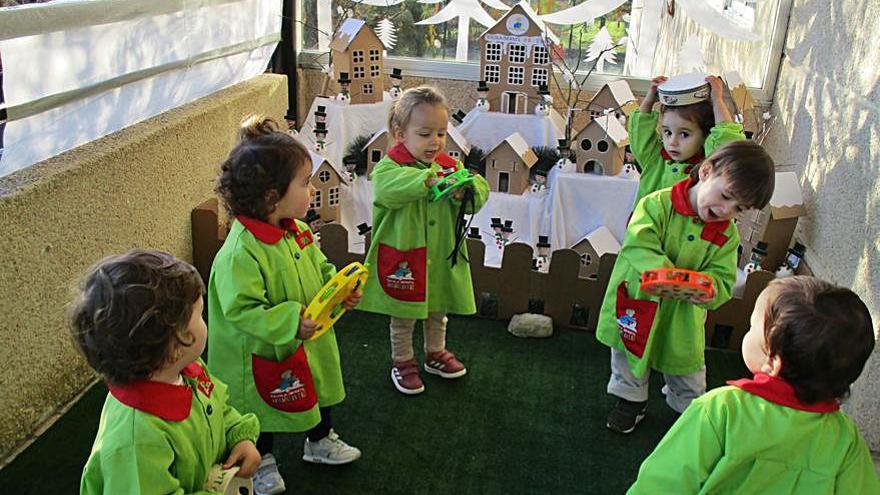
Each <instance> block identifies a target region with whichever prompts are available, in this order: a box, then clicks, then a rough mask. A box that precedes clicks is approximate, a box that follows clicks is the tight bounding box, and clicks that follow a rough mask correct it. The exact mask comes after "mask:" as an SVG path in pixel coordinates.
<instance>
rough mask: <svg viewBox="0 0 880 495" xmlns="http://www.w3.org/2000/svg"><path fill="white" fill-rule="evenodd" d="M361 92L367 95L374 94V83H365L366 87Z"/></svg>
mask: <svg viewBox="0 0 880 495" xmlns="http://www.w3.org/2000/svg"><path fill="white" fill-rule="evenodd" d="M361 92H362V93H363V94H365V95H371V94H373V83H364V89H363V90H362V91H361Z"/></svg>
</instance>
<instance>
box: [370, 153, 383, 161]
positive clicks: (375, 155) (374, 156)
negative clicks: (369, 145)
mask: <svg viewBox="0 0 880 495" xmlns="http://www.w3.org/2000/svg"><path fill="white" fill-rule="evenodd" d="M381 159H382V150H372V151H371V152H370V161H372V162H373V163H376V162H378V161H379V160H381Z"/></svg>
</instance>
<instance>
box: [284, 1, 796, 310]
mask: <svg viewBox="0 0 880 495" xmlns="http://www.w3.org/2000/svg"><path fill="white" fill-rule="evenodd" d="M557 45H558V40H557V39H556V36H555V35H554V34H553V33H552V31H551V30H550V29H549V28H548V27H547V26H546V25H544V23H543V22H542V21H541V20H540V19H539V18H538V16H537V15H536V14H535V12H534V11H533V10H532V9H531V8H529V6H528V4H526V3H520V4H518V5H515V6H514V7H513V8H511V9H510V11H508V12H507V13H506V15H504V16H503V17H502V18H500V19H499V20H498V21H497V22H496V23H495V25H494V26H492V27H490V28H489V29H487V30H486V31H485V32H484V33H483V34H482V35H481V36H480V49H481V50H480V53H481V56H480V74H481V78H482V79H481V80H480V81H479V82H478V83H477V84H475V85H474V89H475V92H476V103H475V105H474V107H473V108H471V109H470V110H468V111H463V110H457V109H450V122H449V127H448V134H447V143H446V153H447V154H448V155H450V156H451V157H453V158H455V159H456V160H459V161H461V162H462V163H463V164H464V165H465V166H466V167H467V168H468V169H469V170H470V171H471V172H473V173H479V174H482V175H483V176H484V177H485V178H486V180H487V182H488V183H489V185H490V190H491V192H490V197H489V200H488V202H487V203H486V205H485V206H484V207H483V208H482V210H481V211H480V212H479V213H478V214H476V215H474V217H473V218H471V219H470V227H469V231H468V237H469V238H471V239H474V240H479V241H481V242H482V243H483V245H484V247H485V253H484V259H483V261H484V263H485V265H486V266H488V267H501V265H502V262H503V260H504V253H505V250H506V249H507V248H508V247H509V246H510V245H511V244H512V243H524V244H527V245H528V246H530V247H531V250H532V263H531V265H532V266H531V269H532V270H533V271H536V272H541V273H546V272H547V271H548V270H549V267H550V261H551V259H552V257H553V255H554V252H558V251H559V250H573V251H575V252H576V254H577V256H578V258H579V260H580V269H579V276H580V277H581V278H587V279H595V278H596V277H597V276H598V272H599V260H600V258H601V257H602V256H603V255H606V254H611V255H615V254H616V253H617V252H618V250H619V249H620V245H621V243H622V242H623V240H624V235H625V232H626V225H627V222H628V219H629V216H630V213H631V211H632V209H633V206H634V204H633V203H634V200H635V197H636V192H637V189H638V184H639V182H638V181H639V172H638V165H637V164H636V163H634V162H633V161H632V159H631V158H630V155H629V154H628V153H627V149H628V144H629V136H628V134H627V130H626V129H627V128H626V122H627V119H628V117H629V116H630V115H631V114H632V112H633V111H635V110H636V109H637V108H638V105H639V102H638V101H637V99H636V97H635V96H634V94H633V92H632V91H631V89H630V86H629V84H628V83H627V81H625V80H618V81H614V82H610V83H608V84H605V85H604V86H602V87H601V88H600V89H599V90H598V91H597V92H596V93H595V94H594V95H593V97H592V98H591V99H590V100H589V102H588V103H586V104H585V105H584V106H583V107H582V108H577V109H573V110H574V111H579V112H582V114H583V116H584V117H585V119H583V120H584V121H585V124H583V125H581V126H580V127H578V128H572V126H571V121H572V120H573V119H572V118H571V116H572V115H573V113H574V112H573V111H572V109H569V110H568V111H565V113H568V114H569V115H567V116H565V117H564V116H562V115H560V113H559V111H557V109H556V108H554V106H553V99H552V97H551V96H550V92H549V91H548V84H549V83H550V82H551V79H550V78H551V77H552V75H553V57H554V56H556V55H555V52H554V50H556V47H557ZM330 50H331V53H332V55H331V56H332V58H331V59H332V66H331V69H332V70H331V71H328V72H331V74H329V75H328V77H329V78H330V79H331V80H330V81H329V84H330V86H331V87H333V88H334V90H338V92H337V94H335V95H334V96H318V97H316V98H315V99H314V101H313V102H312V105H311V109H310V111H309V113H308V114H307V118H306V120H305V122H304V123H303V125H302V127H301V129H300V130H299V132H298V133H297V134H296V137H297V139H298V140H300V141H301V142H302V143H303V144H305V145H306V146H307V147H308V148H309V149H310V150H311V153H312V159H313V168H312V171H313V176H312V184H313V185H314V187H315V189H316V191H317V192H316V194H315V197H314V201H313V203H312V205H311V206H312V209H311V211H310V212H309V216H308V218H307V219H306V220H307V222H308V223H309V224H310V225H311V226H312V228H313V230H316V231H317V230H318V229H319V228H320V227H321V226H322V225H324V224H328V223H336V224H339V225H342V226H343V227H345V229H346V230H347V232H348V234H349V235H348V250H349V252H350V253H364V252H365V250H366V249H368V247H369V246H368V244H367V239H368V237H367V236H368V234H369V232H370V223H371V219H372V213H371V205H372V184H371V182H370V178H369V177H370V172H371V171H372V169H373V166H374V165H375V164H376V163H377V162H378V161H379V160H381V159H382V157H383V156H384V155H385V154H386V152H387V151H388V149H389V148H390V147H391V146H393V145H394V140H393V138H392V137H391V136H390V134H389V132H388V129H387V128H386V126H387V123H386V122H387V117H386V116H387V115H388V112H389V110H390V108H391V106H392V105H393V103H394V101H395V100H396V99H397V98H399V96H400V94H401V93H402V89H401V84H402V81H403V73H402V71H401V70H400V69H398V68H392V69H391V70H390V71H389V72H390V74H389V75H390V80H391V87H390V88H386V87H385V85H384V80H383V75H384V74H385V72H384V60H383V55H384V47H383V44H382V41H381V40H380V39H379V37H377V36H376V34H375V33H374V32H373V30H372V29H371V28H370V27H369V26H368V25H367V24H366V23H365V22H364V21H363V20H358V19H347V20H345V21H344V22H343V23H342V24H341V26H340V28H339V29H338V30H337V33H336V35H335V36H334V38H333V40H332V41H331V43H330ZM502 75H506V77H502ZM723 79H724V80H725V82H726V83H727V85H728V89H729V90H730V97H732V100H733V101H734V103H735V109H736V112H735V114H736V116H737V119H738V120H739V121H740V122H743V123H744V127H745V129H746V134H747V135H750V134H751V133H752V132H753V129H750V125H748V123H749V122H752V121H753V119H752V118H751V116H750V115H749V113H752V112H756V111H757V110H756V107H755V101H754V100H753V99H752V97H751V95H750V94H749V92H748V90H747V89H746V86H745V84H744V83H743V82H742V79H741V78H740V77H739V76H738V75H737V74H736V73H727V74H724V76H723ZM377 116H381V118H379V117H377ZM567 127H568V128H567ZM566 131H568V136H569V137H568V138H566ZM804 213H805V212H804V206H803V198H802V197H801V191H800V187H799V183H798V179H797V177H796V176H795V174H794V173H792V172H780V173H777V177H776V190H775V193H774V195H773V199H772V200H771V203H770V205H768V206H767V207H766V208H765V209H764V210H761V211H750V212H747V213H746V214H744V215H742V218H739V219H738V220H737V225H738V226H739V230H740V234H741V237H742V247H741V257H740V265H739V267H740V274H739V280H738V283H737V286H736V287H735V295H737V294H742V290H743V286H744V285H745V280H746V277H747V275H748V273H750V272H753V271H755V270H758V269H764V270H767V271H770V272H771V273H772V272H776V271H777V270H778V271H779V274H778V275H786V274H790V273H792V272H794V271H795V270H797V268H798V266H799V261H800V258H801V257H802V256H803V246H802V245H800V244H798V243H793V237H794V233H795V228H796V226H797V220H798V217H800V216H801V215H803V214H804ZM792 244H794V246H792ZM600 298H601V296H600Z"/></svg>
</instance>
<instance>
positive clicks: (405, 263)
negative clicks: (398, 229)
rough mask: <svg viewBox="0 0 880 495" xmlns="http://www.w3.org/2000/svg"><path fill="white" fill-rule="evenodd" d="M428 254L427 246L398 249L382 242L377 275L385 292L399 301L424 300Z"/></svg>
mask: <svg viewBox="0 0 880 495" xmlns="http://www.w3.org/2000/svg"><path fill="white" fill-rule="evenodd" d="M427 255H428V248H425V247H420V248H417V249H412V250H409V251H398V250H397V249H394V248H393V247H391V246H388V245H386V244H382V243H380V244H379V254H378V259H377V264H378V265H379V266H378V271H377V275H378V277H379V285H381V286H382V289H383V290H385V293H386V294H388V295H389V296H391V297H393V298H394V299H397V300H398V301H407V302H423V301H424V300H425V265H426V260H427Z"/></svg>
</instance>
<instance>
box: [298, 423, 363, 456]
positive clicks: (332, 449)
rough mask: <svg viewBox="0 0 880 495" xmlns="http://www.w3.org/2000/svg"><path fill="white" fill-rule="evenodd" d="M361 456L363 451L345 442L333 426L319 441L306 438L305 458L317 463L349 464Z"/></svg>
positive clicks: (304, 446)
mask: <svg viewBox="0 0 880 495" xmlns="http://www.w3.org/2000/svg"><path fill="white" fill-rule="evenodd" d="M360 457H361V451H360V450H359V449H357V448H355V447H352V446H351V445H349V444H347V443H345V442H343V441H342V439H340V438H339V435H337V434H336V432H335V431H333V429H332V428H331V429H330V434H328V435H327V436H326V437H324V438H322V439H320V440H318V441H317V442H312V441H309V439H308V438H306V443H305V445H303V460H304V461H306V462H314V463H315V464H330V465H339V464H348V463H349V462H354V461H356V460H358V459H360Z"/></svg>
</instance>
